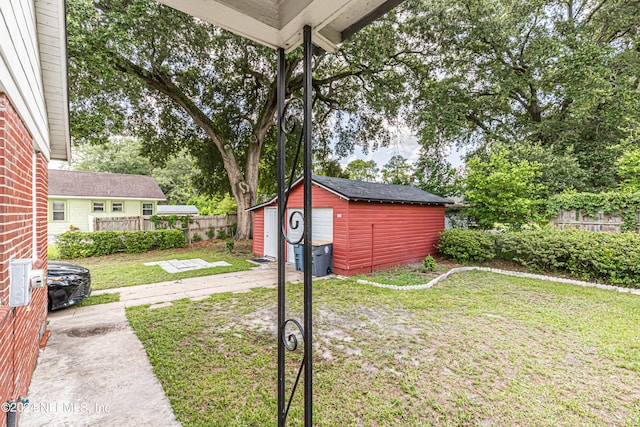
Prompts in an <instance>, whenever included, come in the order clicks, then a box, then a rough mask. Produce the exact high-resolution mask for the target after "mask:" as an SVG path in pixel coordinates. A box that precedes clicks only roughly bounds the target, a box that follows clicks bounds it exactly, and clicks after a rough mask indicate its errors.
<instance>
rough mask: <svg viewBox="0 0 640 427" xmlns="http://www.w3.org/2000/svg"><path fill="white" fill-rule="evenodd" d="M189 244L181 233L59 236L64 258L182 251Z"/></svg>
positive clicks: (115, 232)
mask: <svg viewBox="0 0 640 427" xmlns="http://www.w3.org/2000/svg"><path fill="white" fill-rule="evenodd" d="M185 244H186V242H185V238H184V233H183V232H182V231H180V230H159V231H95V232H90V233H86V232H79V231H68V232H66V233H62V234H59V235H58V236H56V246H57V248H58V250H59V251H60V257H61V258H83V257H89V256H102V255H110V254H114V253H117V252H125V253H140V252H145V251H148V250H151V249H171V248H181V247H184V246H185Z"/></svg>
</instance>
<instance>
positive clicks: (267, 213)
mask: <svg viewBox="0 0 640 427" xmlns="http://www.w3.org/2000/svg"><path fill="white" fill-rule="evenodd" d="M264 255H265V256H268V257H273V258H276V257H277V256H278V208H264Z"/></svg>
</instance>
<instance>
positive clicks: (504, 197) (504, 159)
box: [463, 151, 544, 229]
mask: <svg viewBox="0 0 640 427" xmlns="http://www.w3.org/2000/svg"><path fill="white" fill-rule="evenodd" d="M539 175H540V164H539V163H536V162H529V161H527V160H522V161H519V162H513V161H511V160H509V158H508V156H507V153H506V152H505V151H493V152H491V153H490V155H489V159H488V161H484V160H482V159H481V158H480V157H475V158H472V159H470V160H469V161H468V162H467V175H466V177H465V178H464V180H463V184H464V190H463V193H464V197H465V202H466V203H467V204H468V205H469V207H468V209H467V214H468V215H469V216H470V217H471V218H473V219H474V220H475V221H476V223H477V224H478V226H480V227H481V228H486V229H490V228H493V227H494V226H495V225H496V224H502V225H506V226H507V227H513V228H519V227H522V226H523V225H525V224H527V223H529V222H532V221H538V220H539V216H540V214H541V210H542V208H543V199H542V198H540V196H539V194H540V193H541V192H542V191H544V187H543V186H542V185H540V184H536V178H537V177H538V176H539Z"/></svg>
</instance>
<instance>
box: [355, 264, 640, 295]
mask: <svg viewBox="0 0 640 427" xmlns="http://www.w3.org/2000/svg"><path fill="white" fill-rule="evenodd" d="M474 270H477V271H488V272H491V273H496V274H504V275H506V276H514V277H526V278H529V279H538V280H546V281H547V282H558V283H568V284H571V285H578V286H585V287H589V288H598V289H606V290H609V291H618V292H623V293H630V294H634V295H640V289H633V288H622V287H620V286H611V285H602V284H600V283H591V282H584V281H582V280H573V279H564V278H562V277H554V276H545V275H543V274H532V273H523V272H520V271H511V270H500V269H498V268H488V267H458V268H452V269H451V270H449V271H447V272H446V273H444V274H443V275H441V276H438V277H436V278H435V279H433V280H431V281H430V282H429V283H425V284H423V285H411V286H397V285H385V284H382V283H376V282H370V281H368V280H358V283H359V284H361V285H371V286H375V287H376V288H384V289H393V290H396V291H413V290H419V289H429V288H431V287H433V286H434V285H435V284H437V283H439V282H441V281H443V280H444V279H446V278H447V277H449V276H451V275H452V274H455V273H463V272H465V271H474Z"/></svg>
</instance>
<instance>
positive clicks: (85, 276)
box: [47, 261, 91, 310]
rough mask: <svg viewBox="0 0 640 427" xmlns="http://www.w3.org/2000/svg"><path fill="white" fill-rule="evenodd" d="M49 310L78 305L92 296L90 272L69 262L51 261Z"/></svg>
mask: <svg viewBox="0 0 640 427" xmlns="http://www.w3.org/2000/svg"><path fill="white" fill-rule="evenodd" d="M48 268H49V272H48V274H47V286H48V288H49V310H58V309H60V308H64V307H69V306H70V305H73V304H77V303H79V302H80V301H82V300H83V299H85V298H87V297H88V296H89V295H91V274H90V273H89V270H88V269H86V268H84V267H81V266H79V265H75V264H71V263H69V262H60V261H49V267H48Z"/></svg>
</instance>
